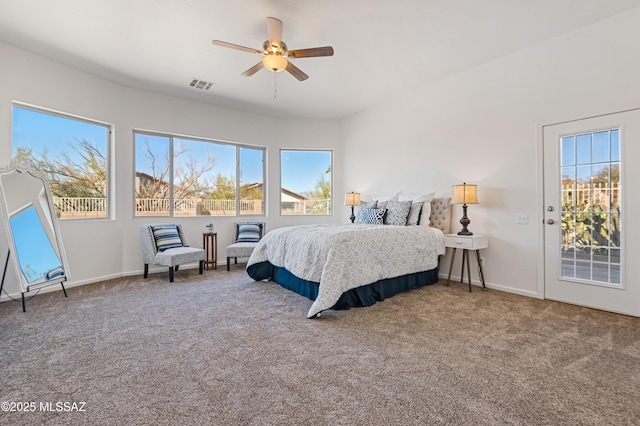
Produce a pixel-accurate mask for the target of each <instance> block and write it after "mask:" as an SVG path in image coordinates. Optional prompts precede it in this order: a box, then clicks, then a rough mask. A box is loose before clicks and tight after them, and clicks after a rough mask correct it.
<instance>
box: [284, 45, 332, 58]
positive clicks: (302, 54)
mask: <svg viewBox="0 0 640 426" xmlns="http://www.w3.org/2000/svg"><path fill="white" fill-rule="evenodd" d="M287 55H289V56H292V57H294V58H313V57H317V56H333V47H331V46H323V47H311V48H309V49H297V50H289V51H288V52H287Z"/></svg>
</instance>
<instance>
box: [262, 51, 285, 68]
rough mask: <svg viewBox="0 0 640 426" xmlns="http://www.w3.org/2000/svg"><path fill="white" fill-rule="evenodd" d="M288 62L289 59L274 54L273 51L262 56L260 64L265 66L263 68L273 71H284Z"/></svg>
mask: <svg viewBox="0 0 640 426" xmlns="http://www.w3.org/2000/svg"><path fill="white" fill-rule="evenodd" d="M288 63H289V61H287V60H286V59H285V58H283V57H282V56H280V55H276V54H275V53H269V54H268V55H266V56H265V57H264V58H262V64H263V65H264V66H265V68H266V69H268V70H269V71H273V72H280V71H284V69H285V68H286V67H287V64H288Z"/></svg>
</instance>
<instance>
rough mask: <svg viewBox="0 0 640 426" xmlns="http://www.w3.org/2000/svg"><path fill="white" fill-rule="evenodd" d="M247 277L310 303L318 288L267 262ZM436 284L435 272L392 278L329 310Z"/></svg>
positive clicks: (361, 289)
mask: <svg viewBox="0 0 640 426" xmlns="http://www.w3.org/2000/svg"><path fill="white" fill-rule="evenodd" d="M247 273H248V274H249V276H250V277H251V278H253V279H254V280H256V281H261V280H270V281H275V282H277V283H278V284H280V285H281V286H282V287H284V288H286V289H289V290H291V291H294V292H296V293H298V294H300V295H302V296H304V297H307V298H309V299H311V300H316V298H317V297H318V286H319V284H318V283H316V282H313V281H307V280H303V279H300V278H298V277H296V276H295V275H293V274H292V273H291V272H289V271H288V270H287V269H285V268H281V267H279V266H274V265H272V264H271V263H270V262H269V261H265V262H260V263H255V264H253V265H251V266H249V267H247ZM437 282H438V268H437V267H436V268H435V269H431V270H429V271H423V272H416V273H414V274H409V275H403V276H400V277H395V278H387V279H384V280H380V281H376V282H375V283H372V284H368V285H365V286H362V287H356V288H353V289H351V290H349V291H347V292H345V293H343V294H342V296H341V297H340V299H339V300H338V302H336V304H335V305H333V306H332V307H331V309H336V310H339V309H349V308H356V307H362V306H371V305H373V304H374V303H376V302H381V301H383V300H384V299H386V298H387V297H391V296H393V295H396V294H398V293H402V292H405V291H408V290H412V289H414V288H418V287H424V286H426V285H430V284H435V283H437Z"/></svg>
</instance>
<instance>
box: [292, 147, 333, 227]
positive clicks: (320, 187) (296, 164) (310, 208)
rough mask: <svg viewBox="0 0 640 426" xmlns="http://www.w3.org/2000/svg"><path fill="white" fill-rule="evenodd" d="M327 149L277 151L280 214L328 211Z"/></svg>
mask: <svg viewBox="0 0 640 426" xmlns="http://www.w3.org/2000/svg"><path fill="white" fill-rule="evenodd" d="M331 167H332V165H331V151H310V150H306V151H303V150H282V151H280V214H282V215H331V214H332V204H331V198H332V195H331V194H332V190H331V187H332V182H331Z"/></svg>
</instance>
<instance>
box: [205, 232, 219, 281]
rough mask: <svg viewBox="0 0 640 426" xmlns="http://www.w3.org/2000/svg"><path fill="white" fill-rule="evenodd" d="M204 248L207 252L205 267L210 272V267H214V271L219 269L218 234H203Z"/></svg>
mask: <svg viewBox="0 0 640 426" xmlns="http://www.w3.org/2000/svg"><path fill="white" fill-rule="evenodd" d="M202 248H203V249H204V252H205V260H204V266H205V269H206V270H207V271H208V270H209V265H213V269H218V233H217V232H205V233H203V234H202Z"/></svg>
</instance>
